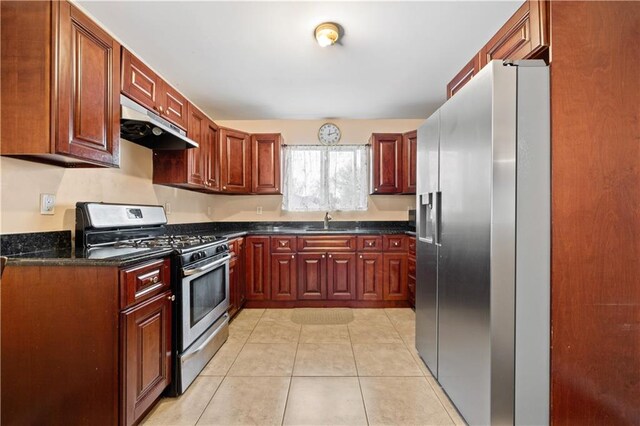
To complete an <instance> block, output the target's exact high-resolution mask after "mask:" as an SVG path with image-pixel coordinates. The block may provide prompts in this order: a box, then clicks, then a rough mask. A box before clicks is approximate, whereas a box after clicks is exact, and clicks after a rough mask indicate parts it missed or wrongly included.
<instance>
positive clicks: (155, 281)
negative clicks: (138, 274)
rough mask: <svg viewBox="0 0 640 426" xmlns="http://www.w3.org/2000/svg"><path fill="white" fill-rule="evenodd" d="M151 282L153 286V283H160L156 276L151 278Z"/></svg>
mask: <svg viewBox="0 0 640 426" xmlns="http://www.w3.org/2000/svg"><path fill="white" fill-rule="evenodd" d="M151 281H153V283H154V284H155V283H157V282H158V281H160V278H158V276H157V275H156V276H155V277H153V278H152V279H151Z"/></svg>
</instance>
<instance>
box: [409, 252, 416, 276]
mask: <svg viewBox="0 0 640 426" xmlns="http://www.w3.org/2000/svg"><path fill="white" fill-rule="evenodd" d="M408 265H409V278H411V277H413V278H414V280H415V276H416V259H415V257H411V256H409V261H408Z"/></svg>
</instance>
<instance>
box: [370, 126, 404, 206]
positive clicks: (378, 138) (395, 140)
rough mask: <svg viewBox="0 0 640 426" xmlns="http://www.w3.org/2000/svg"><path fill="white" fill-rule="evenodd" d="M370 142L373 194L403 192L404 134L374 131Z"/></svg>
mask: <svg viewBox="0 0 640 426" xmlns="http://www.w3.org/2000/svg"><path fill="white" fill-rule="evenodd" d="M369 142H370V143H371V151H372V162H371V192H372V194H398V193H400V192H402V134H400V133H374V134H372V135H371V139H370V140H369Z"/></svg>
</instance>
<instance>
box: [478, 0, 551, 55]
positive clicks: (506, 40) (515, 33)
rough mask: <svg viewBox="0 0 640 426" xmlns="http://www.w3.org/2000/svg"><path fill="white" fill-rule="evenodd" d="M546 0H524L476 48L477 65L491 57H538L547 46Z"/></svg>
mask: <svg viewBox="0 0 640 426" xmlns="http://www.w3.org/2000/svg"><path fill="white" fill-rule="evenodd" d="M547 4H548V2H546V1H543V0H528V1H525V2H524V4H523V5H522V6H521V7H520V8H519V9H518V10H517V11H516V12H515V13H514V14H513V16H512V17H511V18H509V20H508V21H507V23H506V24H504V25H503V26H502V28H500V29H499V30H498V32H497V33H496V34H495V35H494V36H493V37H492V38H491V40H489V42H488V43H487V44H486V45H485V46H484V47H483V48H482V50H481V51H480V68H482V67H484V66H485V65H486V64H487V63H489V61H491V60H493V59H512V60H518V59H528V58H537V57H540V54H541V53H543V52H544V51H545V50H546V49H547V48H548V46H549V26H548V24H547V12H546V8H547Z"/></svg>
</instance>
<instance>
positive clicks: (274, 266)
mask: <svg viewBox="0 0 640 426" xmlns="http://www.w3.org/2000/svg"><path fill="white" fill-rule="evenodd" d="M297 276H298V261H297V255H296V254H295V253H274V254H272V255H271V300H296V298H297V290H298V284H297V282H298V280H297Z"/></svg>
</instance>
